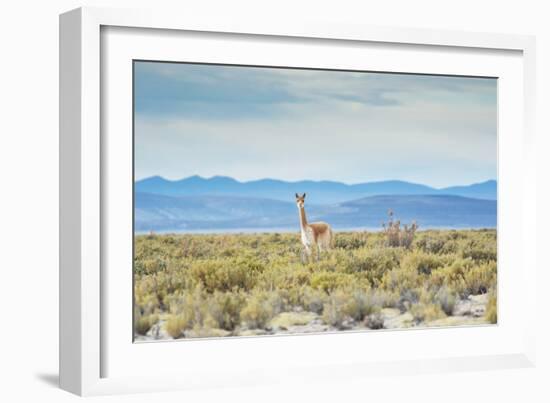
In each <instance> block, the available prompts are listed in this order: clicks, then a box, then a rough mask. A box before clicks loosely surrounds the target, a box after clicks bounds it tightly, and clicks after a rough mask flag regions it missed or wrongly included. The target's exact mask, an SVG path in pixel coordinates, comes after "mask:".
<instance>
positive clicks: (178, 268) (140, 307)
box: [134, 227, 497, 338]
mask: <svg viewBox="0 0 550 403" xmlns="http://www.w3.org/2000/svg"><path fill="white" fill-rule="evenodd" d="M407 228H410V227H407ZM407 242H408V241H407ZM300 248H301V244H300V240H299V234H298V233H296V234H223V235H221V234H220V235H188V234H185V235H144V236H141V235H139V236H136V238H135V260H134V272H135V285H134V291H135V293H134V294H135V315H134V317H135V332H136V334H141V335H143V334H146V333H147V332H148V331H149V330H150V329H151V327H152V326H153V325H154V324H155V323H156V321H158V320H159V318H161V317H162V318H164V319H165V330H166V331H167V332H168V333H169V334H170V335H171V336H172V337H174V338H177V337H183V336H185V337H203V336H201V335H228V334H238V332H239V331H242V330H243V329H244V330H246V329H269V328H270V326H271V325H270V322H271V321H272V320H273V319H274V318H275V317H277V315H280V314H281V313H284V312H295V311H297V310H299V311H303V312H312V313H314V314H316V315H320V317H321V318H322V320H323V321H324V322H325V323H326V324H328V325H330V326H334V327H336V328H342V329H343V328H346V326H347V324H348V323H349V322H354V323H360V322H361V323H363V322H364V323H369V324H370V326H372V328H377V327H378V326H379V325H380V323H379V322H380V318H379V316H378V313H379V311H380V310H381V309H382V308H386V307H392V308H398V309H400V310H401V312H405V311H409V312H410V313H411V314H412V315H413V317H414V318H415V321H416V322H417V323H422V322H426V321H430V320H434V319H438V318H441V317H442V316H447V315H451V314H452V311H453V309H454V306H455V303H456V302H457V301H458V299H463V298H467V297H468V296H469V295H471V294H474V295H476V294H482V293H487V292H490V290H493V289H496V280H497V278H496V231H494V230H464V231H416V229H415V231H414V240H412V241H411V242H410V243H407V244H406V245H401V244H400V245H399V246H396V245H392V246H391V247H390V246H389V245H388V234H387V232H377V233H366V232H346V233H337V234H336V242H335V248H334V249H333V250H332V251H331V252H330V253H328V254H325V255H323V257H322V259H321V260H320V261H319V262H315V263H309V264H306V265H304V264H302V263H301V261H300ZM283 317H284V315H283ZM487 320H488V321H489V322H491V323H494V322H496V295H493V294H491V298H490V300H489V304H488V309H487Z"/></svg>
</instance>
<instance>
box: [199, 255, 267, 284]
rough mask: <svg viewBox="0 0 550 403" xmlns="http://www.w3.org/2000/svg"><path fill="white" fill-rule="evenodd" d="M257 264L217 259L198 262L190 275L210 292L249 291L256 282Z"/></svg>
mask: <svg viewBox="0 0 550 403" xmlns="http://www.w3.org/2000/svg"><path fill="white" fill-rule="evenodd" d="M256 270H257V267H256V262H250V261H243V260H236V259H231V260H229V259H217V260H209V261H198V262H196V263H195V264H193V266H191V268H190V275H191V277H192V278H193V279H195V281H196V282H198V283H199V284H201V285H202V286H203V287H204V288H205V289H206V290H207V291H208V292H213V291H215V290H218V291H231V290H233V289H241V290H249V289H251V288H252V287H253V285H254V282H255V274H256V273H255V271H256Z"/></svg>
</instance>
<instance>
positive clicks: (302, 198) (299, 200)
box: [296, 193, 306, 208]
mask: <svg viewBox="0 0 550 403" xmlns="http://www.w3.org/2000/svg"><path fill="white" fill-rule="evenodd" d="M305 198H306V194H305V193H304V194H303V195H302V196H300V195H299V194H298V193H296V205H297V206H298V208H304V201H305Z"/></svg>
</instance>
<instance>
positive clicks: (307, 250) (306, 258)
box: [302, 245, 311, 264]
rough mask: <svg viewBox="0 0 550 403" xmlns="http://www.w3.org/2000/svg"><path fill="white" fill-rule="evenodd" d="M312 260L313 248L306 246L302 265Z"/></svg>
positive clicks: (303, 250) (303, 251)
mask: <svg viewBox="0 0 550 403" xmlns="http://www.w3.org/2000/svg"><path fill="white" fill-rule="evenodd" d="M310 258H311V248H310V247H309V246H308V245H304V249H302V263H303V264H306V263H307V262H309V261H310Z"/></svg>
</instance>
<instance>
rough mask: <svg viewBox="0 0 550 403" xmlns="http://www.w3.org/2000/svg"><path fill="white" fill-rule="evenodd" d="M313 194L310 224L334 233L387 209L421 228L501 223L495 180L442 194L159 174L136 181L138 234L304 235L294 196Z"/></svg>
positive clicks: (368, 224) (376, 220) (377, 219)
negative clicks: (293, 232) (277, 232)
mask: <svg viewBox="0 0 550 403" xmlns="http://www.w3.org/2000/svg"><path fill="white" fill-rule="evenodd" d="M298 192H300V193H303V192H306V193H307V197H306V212H307V216H308V219H309V221H310V222H312V221H321V220H322V221H327V222H329V223H330V224H331V225H332V226H333V228H334V229H335V230H345V229H355V228H367V229H373V228H380V226H381V222H382V221H383V220H385V219H386V218H387V211H388V209H390V208H391V209H392V210H394V211H395V214H396V218H397V219H400V220H401V221H402V222H403V223H408V222H411V221H413V220H416V221H417V222H418V223H419V224H420V227H421V228H434V227H437V228H481V227H489V228H492V227H495V226H496V209H497V203H496V200H495V199H496V181H487V182H483V183H480V184H474V185H470V186H455V187H449V188H445V189H435V188H432V187H429V186H425V185H420V184H414V183H409V182H403V181H386V182H370V183H363V184H358V185H346V184H343V183H339V182H329V181H322V182H314V181H300V182H284V181H279V180H272V179H264V180H259V181H252V182H238V181H236V180H234V179H232V178H226V177H213V178H210V179H205V178H201V177H196V176H195V177H190V178H186V179H183V180H180V181H169V180H166V179H163V178H160V177H152V178H148V179H144V180H141V181H138V182H136V183H135V215H134V218H135V229H136V231H140V232H146V231H183V232H185V231H205V230H206V231H229V230H231V231H254V230H257V231H260V230H269V231H271V230H280V231H288V230H296V231H297V230H298V228H299V224H298V212H297V209H296V205H295V203H294V193H298Z"/></svg>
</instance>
